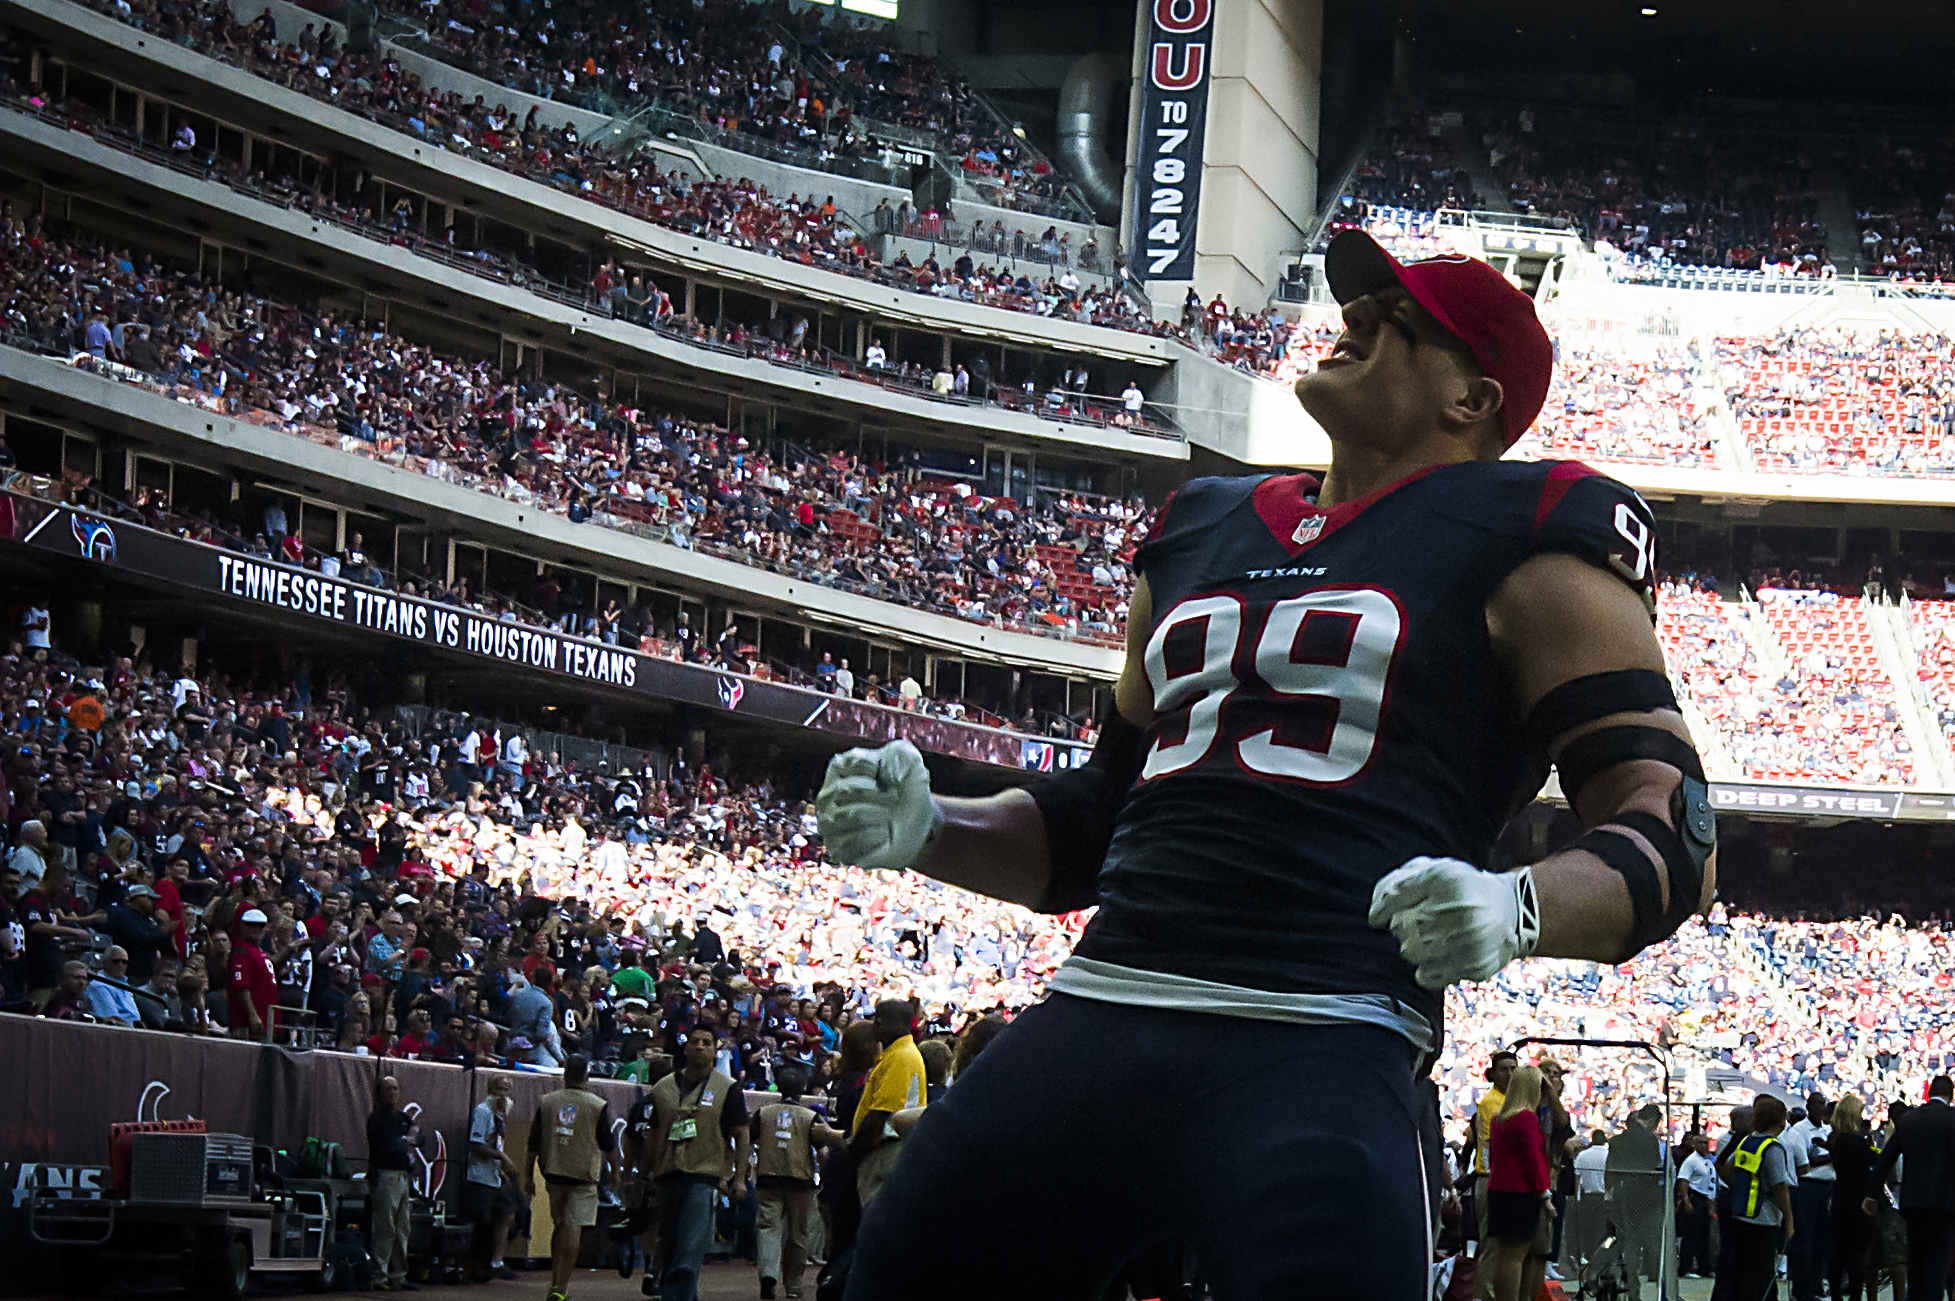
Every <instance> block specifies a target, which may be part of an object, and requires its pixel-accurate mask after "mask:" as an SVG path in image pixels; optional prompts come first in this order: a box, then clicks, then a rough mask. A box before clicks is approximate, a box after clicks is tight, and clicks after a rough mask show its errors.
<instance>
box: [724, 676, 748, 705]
mask: <svg viewBox="0 0 1955 1301" xmlns="http://www.w3.org/2000/svg"><path fill="white" fill-rule="evenodd" d="M719 687H720V707H721V708H723V709H732V708H733V707H734V706H735V705H738V704H739V703H740V699H741V697H743V696H745V695H746V694H747V687H746V684H745V683H743V682H741V681H740V680H739V679H737V678H721V679H720V680H719Z"/></svg>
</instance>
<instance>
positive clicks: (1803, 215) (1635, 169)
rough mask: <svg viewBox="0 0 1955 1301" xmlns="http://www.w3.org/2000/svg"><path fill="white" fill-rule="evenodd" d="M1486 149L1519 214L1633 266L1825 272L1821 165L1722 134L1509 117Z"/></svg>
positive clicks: (1485, 139)
mask: <svg viewBox="0 0 1955 1301" xmlns="http://www.w3.org/2000/svg"><path fill="white" fill-rule="evenodd" d="M1482 143H1483V145H1484V146H1485V147H1486V149H1487V151H1488V161H1489V163H1490V165H1491V166H1492V168H1493V170H1494V172H1495V174H1496V175H1498V176H1499V177H1500V179H1501V181H1502V183H1503V184H1504V185H1505V186H1506V191H1507V199H1508V202H1509V203H1511V204H1512V206H1513V207H1514V209H1515V211H1517V212H1521V213H1524V214H1527V215H1529V216H1535V217H1546V218H1558V219H1562V220H1566V221H1568V222H1570V223H1572V224H1573V225H1574V226H1575V228H1576V229H1577V230H1579V231H1580V232H1581V233H1582V234H1583V235H1584V236H1585V237H1587V238H1589V239H1591V240H1602V241H1606V242H1607V243H1608V244H1609V245H1611V246H1612V247H1614V248H1616V249H1618V250H1621V251H1622V252H1624V253H1626V254H1628V255H1630V256H1631V257H1632V258H1636V259H1645V260H1650V261H1655V262H1660V263H1667V264H1673V265H1688V266H1713V267H1741V268H1752V269H1756V268H1759V267H1760V266H1762V265H1763V264H1765V263H1771V264H1773V265H1774V266H1778V267H1784V266H1787V265H1790V266H1791V267H1793V268H1794V269H1795V270H1797V271H1801V272H1808V273H1811V274H1818V272H1819V270H1820V267H1821V264H1822V263H1823V262H1824V261H1825V258H1826V227H1825V224H1824V223H1823V222H1821V221H1820V220H1819V217H1818V203H1817V197H1816V193H1815V190H1814V185H1813V180H1812V163H1811V161H1810V160H1809V159H1807V158H1804V157H1800V156H1797V155H1796V154H1792V155H1785V154H1783V153H1782V151H1781V152H1780V153H1778V154H1775V153H1774V152H1773V150H1772V149H1770V148H1761V147H1758V146H1756V145H1753V144H1750V143H1737V142H1733V141H1731V140H1729V139H1728V138H1726V137H1725V135H1724V134H1723V133H1719V132H1716V131H1708V130H1707V131H1702V132H1698V131H1681V130H1677V131H1661V132H1658V133H1657V134H1655V135H1654V136H1653V137H1652V136H1651V134H1650V132H1649V130H1648V128H1647V127H1642V126H1632V125H1631V124H1627V123H1621V124H1597V125H1594V126H1591V127H1589V128H1588V129H1583V126H1582V124H1579V123H1576V122H1556V121H1548V122H1543V123H1540V124H1539V127H1538V129H1537V124H1536V122H1535V119H1534V114H1533V112H1532V111H1531V110H1527V109H1523V110H1521V111H1520V113H1519V114H1517V115H1515V116H1514V117H1513V118H1512V119H1511V120H1505V119H1503V120H1502V121H1501V123H1500V124H1499V125H1497V126H1494V127H1492V128H1491V129H1489V130H1487V131H1486V132H1485V133H1484V134H1483V136H1482Z"/></svg>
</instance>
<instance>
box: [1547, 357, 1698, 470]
mask: <svg viewBox="0 0 1955 1301" xmlns="http://www.w3.org/2000/svg"><path fill="white" fill-rule="evenodd" d="M1697 371H1698V365H1697V356H1696V349H1695V348H1694V347H1693V348H1691V349H1690V350H1689V351H1687V352H1686V351H1683V350H1679V349H1672V348H1665V349H1660V350H1659V351H1657V352H1656V353H1655V354H1654V355H1653V356H1650V357H1647V358H1641V357H1635V356H1630V355H1625V352H1624V351H1623V350H1620V349H1614V348H1607V347H1564V348H1563V349H1562V351H1561V356H1560V359H1559V362H1558V364H1557V365H1556V366H1555V373H1554V386H1553V387H1552V388H1551V389H1550V390H1549V391H1548V401H1547V405H1546V406H1544V407H1543V408H1542V410H1541V417H1540V419H1539V420H1538V421H1537V422H1536V424H1535V426H1534V429H1533V431H1532V433H1531V434H1530V435H1529V438H1530V439H1531V441H1532V445H1533V446H1534V447H1535V448H1537V449H1538V454H1539V455H1541V456H1547V457H1559V458H1568V459H1572V460H1578V461H1650V462H1656V463H1659V464H1666V465H1688V466H1703V467H1706V468H1715V467H1716V466H1717V464H1718V452H1717V439H1716V433H1715V426H1714V424H1713V422H1712V420H1711V418H1710V416H1709V413H1708V412H1707V411H1706V410H1704V409H1701V408H1700V406H1699V403H1698V400H1697V396H1696V390H1697Z"/></svg>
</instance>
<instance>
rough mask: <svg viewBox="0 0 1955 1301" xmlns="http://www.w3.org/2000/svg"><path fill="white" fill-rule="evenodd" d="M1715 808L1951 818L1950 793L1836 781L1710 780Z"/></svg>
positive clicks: (1953, 800) (1954, 802) (1953, 802)
mask: <svg viewBox="0 0 1955 1301" xmlns="http://www.w3.org/2000/svg"><path fill="white" fill-rule="evenodd" d="M1711 807H1712V808H1714V809H1716V810H1717V811H1718V812H1719V813H1750V814H1758V815H1763V816H1772V815H1776V816H1780V817H1794V818H1874V819H1877V820H1880V821H1895V822H1947V821H1950V820H1955V796H1951V795H1946V794H1938V793H1936V792H1933V791H1920V792H1917V791H1900V790H1884V791H1865V790H1861V791H1853V790H1842V789H1841V788H1840V787H1837V786H1753V785H1749V784H1746V785H1739V784H1737V783H1735V782H1712V783H1711Z"/></svg>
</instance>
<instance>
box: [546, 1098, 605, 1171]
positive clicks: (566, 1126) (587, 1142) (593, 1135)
mask: <svg viewBox="0 0 1955 1301" xmlns="http://www.w3.org/2000/svg"><path fill="white" fill-rule="evenodd" d="M603 1111H604V1099H603V1098H600V1097H598V1096H597V1095H596V1094H595V1093H586V1092H584V1090H582V1089H558V1090H557V1091H556V1092H555V1093H546V1094H544V1095H543V1100H542V1101H541V1102H539V1103H537V1104H536V1123H537V1125H539V1126H540V1127H541V1128H542V1131H543V1139H542V1143H541V1151H542V1153H543V1173H544V1174H546V1175H555V1176H556V1177H557V1178H559V1179H575V1180H578V1181H579V1182H581V1183H587V1184H594V1183H596V1182H597V1181H598V1179H599V1178H600V1177H601V1176H602V1175H603V1173H604V1154H603V1150H602V1149H601V1148H600V1147H599V1146H598V1144H599V1142H600V1136H599V1134H598V1132H597V1121H598V1117H599V1116H600V1115H601V1114H602V1113H603Z"/></svg>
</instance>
